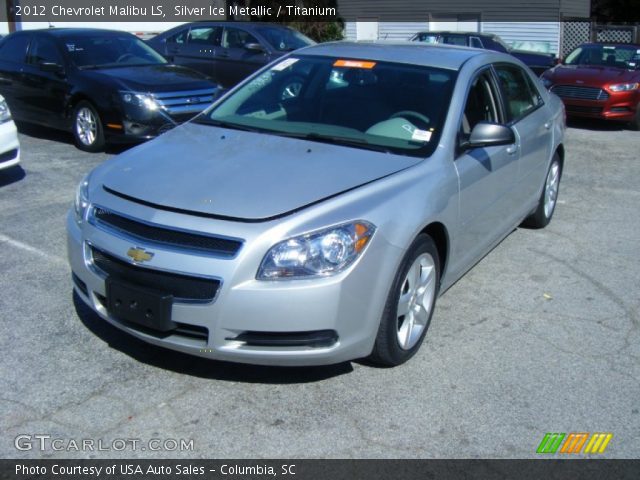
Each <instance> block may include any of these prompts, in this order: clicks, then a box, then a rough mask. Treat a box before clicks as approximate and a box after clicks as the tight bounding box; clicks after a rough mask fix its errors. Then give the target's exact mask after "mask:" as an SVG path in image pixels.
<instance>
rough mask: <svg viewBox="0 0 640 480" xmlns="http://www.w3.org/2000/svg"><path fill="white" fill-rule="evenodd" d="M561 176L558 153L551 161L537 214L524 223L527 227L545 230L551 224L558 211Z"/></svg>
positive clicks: (533, 214) (534, 213)
mask: <svg viewBox="0 0 640 480" xmlns="http://www.w3.org/2000/svg"><path fill="white" fill-rule="evenodd" d="M561 176H562V166H561V165H560V156H559V155H558V154H557V153H556V154H555V155H554V156H553V159H552V160H551V165H550V166H549V170H548V172H547V177H546V180H545V182H544V188H543V189H542V194H541V195H540V200H539V201H538V206H537V207H536V210H535V212H533V213H532V214H531V215H530V216H529V217H527V218H526V219H525V221H524V222H523V225H524V226H525V227H529V228H544V227H546V226H547V225H548V224H549V222H550V221H551V217H553V212H554V211H555V209H556V203H557V201H558V192H559V190H560V177H561Z"/></svg>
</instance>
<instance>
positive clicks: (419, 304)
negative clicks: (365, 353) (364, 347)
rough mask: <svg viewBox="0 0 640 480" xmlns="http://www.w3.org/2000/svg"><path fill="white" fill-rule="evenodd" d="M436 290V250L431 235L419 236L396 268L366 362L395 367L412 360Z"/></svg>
mask: <svg viewBox="0 0 640 480" xmlns="http://www.w3.org/2000/svg"><path fill="white" fill-rule="evenodd" d="M412 279H413V280H412ZM439 291H440V258H439V256H438V249H437V248H436V244H435V243H434V241H433V239H432V238H431V237H430V236H428V235H426V234H421V235H419V236H418V238H416V239H415V241H414V242H413V244H412V245H411V246H410V247H409V250H408V251H407V253H406V255H405V257H404V259H403V260H402V263H401V264H400V267H399V268H398V271H397V273H396V276H395V279H394V281H393V284H392V287H391V291H390V292H389V297H388V298H387V302H386V304H385V307H384V311H383V313H382V318H381V320H380V327H379V328H378V334H377V336H376V342H375V345H374V347H373V351H372V352H371V355H370V356H369V358H368V360H369V361H371V362H372V363H374V364H376V365H380V366H387V367H394V366H397V365H400V364H402V363H404V362H406V361H407V360H409V359H410V358H411V357H413V356H414V355H415V354H416V352H417V351H418V349H419V348H420V345H422V342H423V340H424V337H425V335H426V333H427V330H428V329H429V325H430V323H431V317H432V316H433V310H434V307H435V303H436V298H437V297H438V292H439ZM416 294H417V295H416ZM403 305H404V307H403ZM403 312H407V313H406V314H402V313H403Z"/></svg>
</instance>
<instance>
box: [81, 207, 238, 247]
mask: <svg viewBox="0 0 640 480" xmlns="http://www.w3.org/2000/svg"><path fill="white" fill-rule="evenodd" d="M93 218H94V219H95V220H96V222H98V223H102V224H104V225H106V226H107V227H110V228H112V229H115V230H117V231H119V232H121V233H124V234H126V235H128V236H130V237H133V238H136V239H139V240H142V241H145V242H152V243H156V244H161V245H169V246H172V247H180V248H190V249H193V250H198V251H202V252H207V253H215V254H217V255H221V256H225V257H233V256H235V254H236V253H238V250H240V247H241V246H242V242H241V241H239V240H231V239H227V238H220V237H214V236H208V235H201V234H197V233H191V232H183V231H180V230H172V229H170V228H164V227H160V226H155V225H149V224H146V223H142V222H138V221H136V220H132V219H130V218H127V217H123V216H122V215H118V214H117V213H114V212H111V211H109V210H106V209H104V208H100V207H97V208H96V209H95V210H94V212H93Z"/></svg>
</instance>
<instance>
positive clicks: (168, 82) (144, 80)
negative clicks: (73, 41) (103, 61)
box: [83, 64, 216, 92]
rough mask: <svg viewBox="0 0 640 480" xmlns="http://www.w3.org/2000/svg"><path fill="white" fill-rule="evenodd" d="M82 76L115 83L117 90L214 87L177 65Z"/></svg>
mask: <svg viewBox="0 0 640 480" xmlns="http://www.w3.org/2000/svg"><path fill="white" fill-rule="evenodd" d="M83 73H84V74H86V75H88V76H93V77H96V78H100V79H102V80H110V81H112V82H115V83H116V84H117V85H116V86H117V88H118V89H119V90H135V91H144V92H166V91H172V90H198V89H206V88H212V87H215V86H216V85H215V84H214V83H213V82H212V81H210V80H209V79H208V78H207V77H206V76H205V75H203V74H201V73H200V72H196V71H195V70H191V69H190V68H185V67H180V66H178V65H170V64H163V65H142V66H132V67H117V68H101V69H97V70H84V71H83Z"/></svg>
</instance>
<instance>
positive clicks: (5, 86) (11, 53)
mask: <svg viewBox="0 0 640 480" xmlns="http://www.w3.org/2000/svg"><path fill="white" fill-rule="evenodd" d="M30 41H31V35H29V34H26V33H18V34H14V35H11V36H9V37H7V38H5V39H4V40H3V41H2V43H1V44H0V94H2V96H3V97H4V98H5V100H6V101H7V104H8V105H9V109H10V110H11V114H12V115H13V117H14V118H15V119H17V120H24V121H29V118H28V116H27V115H26V113H25V100H27V94H26V92H25V91H24V85H23V82H22V80H23V78H22V73H23V71H24V64H25V60H26V56H27V48H28V47H29V43H30Z"/></svg>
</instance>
